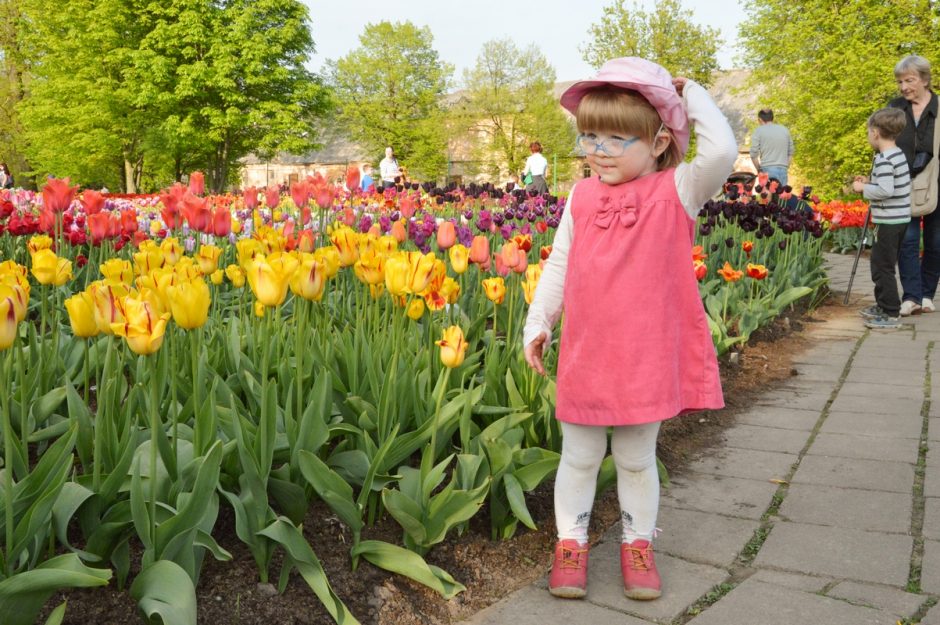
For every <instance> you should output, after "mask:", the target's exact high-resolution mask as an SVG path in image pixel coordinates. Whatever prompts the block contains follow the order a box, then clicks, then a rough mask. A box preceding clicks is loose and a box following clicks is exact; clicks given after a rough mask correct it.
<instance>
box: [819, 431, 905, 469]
mask: <svg viewBox="0 0 940 625" xmlns="http://www.w3.org/2000/svg"><path fill="white" fill-rule="evenodd" d="M918 446H919V441H917V439H913V438H886V437H884V436H867V435H855V434H830V433H829V432H820V433H819V434H817V435H816V438H815V439H814V440H813V444H812V445H811V446H810V448H809V451H807V453H808V454H812V455H814V456H840V457H843V458H864V459H868V460H887V461H890V462H910V463H915V462H917V449H918Z"/></svg>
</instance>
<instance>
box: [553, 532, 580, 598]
mask: <svg viewBox="0 0 940 625" xmlns="http://www.w3.org/2000/svg"><path fill="white" fill-rule="evenodd" d="M587 566H588V546H587V543H579V542H578V541H576V540H573V539H567V540H559V541H558V542H557V543H555V560H554V561H553V562H552V572H551V575H549V576H548V592H550V593H552V595H554V596H556V597H561V598H562V599H581V598H583V597H584V596H585V595H586V594H587Z"/></svg>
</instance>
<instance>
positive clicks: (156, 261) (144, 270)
mask: <svg viewBox="0 0 940 625" xmlns="http://www.w3.org/2000/svg"><path fill="white" fill-rule="evenodd" d="M165 262H166V259H165V258H164V256H163V251H162V250H160V248H159V247H156V246H155V245H148V246H143V245H141V246H140V251H138V252H136V253H135V254H134V270H135V271H136V272H137V275H138V276H142V275H145V274H148V273H150V272H151V271H153V270H154V269H160V268H161V267H163V265H164V263H165Z"/></svg>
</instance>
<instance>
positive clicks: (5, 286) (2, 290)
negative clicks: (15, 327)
mask: <svg viewBox="0 0 940 625" xmlns="http://www.w3.org/2000/svg"><path fill="white" fill-rule="evenodd" d="M19 280H22V278H18V277H14V276H12V275H7V276H4V277H3V279H2V280H0V298H6V297H9V298H10V299H11V300H12V301H13V312H14V313H15V314H16V322H17V323H19V322H20V321H22V320H23V319H26V308H27V307H28V306H29V288H28V287H29V284H28V283H27V284H26V286H25V287H24V285H23V284H21V283H20V282H19Z"/></svg>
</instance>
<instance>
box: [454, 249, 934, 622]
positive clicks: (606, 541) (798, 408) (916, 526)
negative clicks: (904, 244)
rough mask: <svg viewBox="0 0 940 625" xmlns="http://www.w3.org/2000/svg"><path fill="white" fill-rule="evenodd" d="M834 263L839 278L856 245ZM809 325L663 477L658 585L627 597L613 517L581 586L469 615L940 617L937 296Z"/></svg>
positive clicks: (553, 618)
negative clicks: (785, 361)
mask: <svg viewBox="0 0 940 625" xmlns="http://www.w3.org/2000/svg"><path fill="white" fill-rule="evenodd" d="M827 263H828V265H829V275H830V281H831V287H832V290H833V291H836V292H844V291H845V287H846V284H847V282H848V276H849V272H850V271H851V266H852V257H849V256H835V255H833V256H829V257H828V258H827ZM869 275H870V274H869V269H868V264H867V262H866V261H865V260H864V259H863V260H862V262H861V264H860V266H859V271H858V274H857V276H856V280H855V285H854V287H853V298H852V303H851V304H850V310H852V311H853V312H854V310H855V309H857V308H861V307H863V306H867V305H869V304H870V303H872V300H871V296H870V293H871V280H870V278H869ZM840 302H841V299H840ZM806 327H807V328H808V329H807V333H808V336H809V338H811V339H812V341H813V343H814V347H813V348H811V349H810V350H808V351H806V352H805V353H803V354H802V355H800V356H798V357H796V359H795V364H794V367H795V368H796V369H797V370H798V372H799V375H797V376H794V377H793V378H792V380H791V381H790V382H789V383H788V384H787V385H786V386H784V387H780V388H778V389H775V390H774V391H772V392H769V393H766V394H764V395H763V396H761V397H760V399H759V400H758V401H757V405H755V406H754V407H753V408H751V409H750V410H748V411H746V412H745V413H743V414H741V415H740V416H739V418H738V419H737V422H736V424H735V425H734V426H733V427H731V428H730V429H728V430H727V432H726V436H725V442H724V444H723V446H722V447H720V448H718V449H715V450H713V451H712V452H710V453H708V454H705V455H704V456H703V457H702V458H701V459H699V460H697V461H695V462H693V463H692V464H691V465H690V467H689V470H688V471H684V472H683V473H682V474H681V475H679V476H675V477H674V479H673V483H672V486H671V487H670V488H669V489H667V490H664V491H663V495H662V503H661V510H660V516H659V522H658V525H659V527H661V528H663V529H664V531H663V533H662V534H661V535H660V536H659V538H658V539H657V540H656V549H657V563H658V565H659V568H660V571H661V573H662V575H663V580H664V583H663V586H664V588H663V596H662V597H661V598H660V599H659V600H657V601H652V602H638V601H631V600H629V599H627V598H625V597H624V595H623V592H622V586H621V580H620V569H619V553H618V547H619V532H620V529H619V527H615V528H612V529H611V530H610V531H609V532H608V533H607V534H605V535H604V537H603V539H602V540H601V541H600V542H599V543H598V544H597V545H595V546H594V547H593V548H592V551H591V565H590V577H589V580H590V581H589V586H588V596H587V599H586V600H584V601H565V600H561V599H555V598H553V597H551V596H550V595H549V594H548V591H547V590H546V580H545V579H544V578H543V579H542V580H541V581H539V582H537V583H536V584H533V585H532V586H529V587H526V588H523V589H522V590H519V591H517V592H516V593H514V594H512V595H510V596H509V597H507V598H505V599H504V600H503V601H501V602H500V603H498V604H496V605H494V606H492V607H490V608H489V609H487V610H484V611H483V612H481V613H478V614H477V615H475V616H474V617H473V618H472V619H470V620H469V621H467V623H468V624H471V625H551V624H555V623H559V624H565V625H567V624H591V625H607V624H611V625H613V624H617V625H642V624H644V623H647V624H648V623H658V624H660V625H667V624H668V625H684V624H686V623H688V624H689V625H758V624H759V625H802V624H806V625H810V624H812V625H868V624H871V625H876V624H884V625H896V624H897V623H899V622H900V623H902V624H903V625H908V624H910V623H917V622H920V623H923V624H925V625H940V606H937V607H934V606H935V604H937V602H938V599H940V312H938V313H934V314H928V315H920V316H915V317H912V318H908V319H905V320H904V327H903V328H902V329H901V330H879V331H866V330H865V328H864V326H863V325H862V321H861V318H860V317H857V316H856V315H845V316H844V317H840V318H837V319H835V320H832V321H828V322H826V323H821V324H808V325H807V326H806ZM934 397H936V398H938V399H937V400H936V401H932V398H934Z"/></svg>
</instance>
